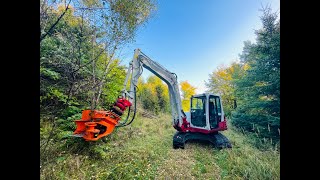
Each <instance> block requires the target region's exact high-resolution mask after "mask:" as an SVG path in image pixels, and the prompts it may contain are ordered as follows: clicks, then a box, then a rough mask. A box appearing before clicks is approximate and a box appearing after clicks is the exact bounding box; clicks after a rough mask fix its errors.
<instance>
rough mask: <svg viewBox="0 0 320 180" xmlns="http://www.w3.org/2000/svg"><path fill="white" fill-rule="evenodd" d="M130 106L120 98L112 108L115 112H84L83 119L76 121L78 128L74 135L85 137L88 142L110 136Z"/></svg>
mask: <svg viewBox="0 0 320 180" xmlns="http://www.w3.org/2000/svg"><path fill="white" fill-rule="evenodd" d="M119 106H120V107H119ZM128 106H131V103H130V102H129V101H128V100H126V99H122V98H119V99H118V100H117V102H116V103H115V104H114V107H113V108H112V109H113V111H99V110H83V111H82V117H81V119H80V120H76V121H75V123H76V126H77V128H76V130H75V131H74V133H73V134H75V135H79V136H80V137H83V138H84V139H85V140H86V141H97V140H98V139H100V138H102V137H104V136H107V135H109V134H110V133H112V131H113V130H114V128H115V126H116V125H117V124H118V121H119V120H120V119H121V117H120V116H121V115H122V113H123V111H124V110H125V109H126V107H128ZM116 110H118V112H117V111H116Z"/></svg>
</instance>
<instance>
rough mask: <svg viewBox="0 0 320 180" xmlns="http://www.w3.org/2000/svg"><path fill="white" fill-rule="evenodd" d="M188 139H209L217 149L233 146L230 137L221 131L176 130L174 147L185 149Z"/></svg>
mask: <svg viewBox="0 0 320 180" xmlns="http://www.w3.org/2000/svg"><path fill="white" fill-rule="evenodd" d="M188 140H201V141H209V142H211V143H212V144H213V146H214V147H215V148H217V149H223V148H232V145H231V143H230V141H229V140H228V138H226V137H225V136H224V135H223V134H221V133H220V132H217V133H211V134H203V133H191V132H179V131H178V132H176V133H175V135H174V136H173V148H174V149H178V148H181V149H184V146H185V143H186V142H187V141H188Z"/></svg>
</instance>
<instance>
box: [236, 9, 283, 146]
mask: <svg viewBox="0 0 320 180" xmlns="http://www.w3.org/2000/svg"><path fill="white" fill-rule="evenodd" d="M261 20H262V23H263V28H262V29H260V30H257V31H256V35H257V42H256V43H255V44H252V43H250V42H246V43H245V46H244V49H243V53H242V54H241V56H240V57H241V61H242V63H246V64H248V66H249V67H250V68H249V69H248V70H247V72H246V75H245V76H244V77H243V78H242V79H239V80H238V81H236V82H235V84H236V85H237V87H238V89H237V93H236V96H237V97H238V99H239V108H238V109H237V111H236V112H235V113H234V114H233V118H232V119H233V123H234V124H235V125H236V126H237V127H241V128H244V129H245V130H247V131H253V132H255V133H257V134H259V135H260V137H261V138H273V140H274V141H278V140H279V137H280V134H279V130H280V21H279V20H278V21H277V14H275V13H271V10H270V9H265V10H264V14H263V16H262V18H261Z"/></svg>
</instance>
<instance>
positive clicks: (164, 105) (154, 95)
mask: <svg viewBox="0 0 320 180" xmlns="http://www.w3.org/2000/svg"><path fill="white" fill-rule="evenodd" d="M178 78H179V77H178ZM179 85H180V90H181V101H182V108H183V110H184V111H189V110H190V97H191V96H192V95H194V94H195V90H196V88H195V87H193V86H192V85H191V84H190V83H189V82H188V81H181V82H180V84H179ZM137 86H138V89H137V99H138V103H139V104H140V105H142V107H143V109H145V110H148V111H150V112H153V113H155V114H159V113H160V112H163V113H171V105H170V98H169V90H168V86H167V85H166V84H165V83H164V82H163V81H162V80H161V79H160V78H158V77H157V76H155V75H151V76H149V77H148V78H147V79H146V81H145V80H144V79H143V78H142V77H140V78H139V81H138V85H137Z"/></svg>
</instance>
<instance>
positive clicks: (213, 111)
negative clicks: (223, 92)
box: [209, 95, 221, 129]
mask: <svg viewBox="0 0 320 180" xmlns="http://www.w3.org/2000/svg"><path fill="white" fill-rule="evenodd" d="M220 121H221V105H220V98H219V97H218V96H212V95H210V96H209V123H210V127H211V129H214V128H217V127H218V122H220Z"/></svg>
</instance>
